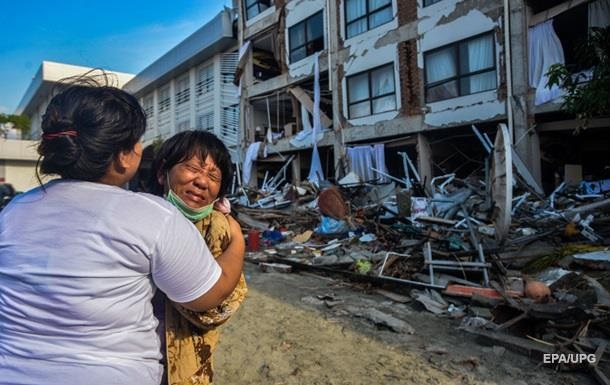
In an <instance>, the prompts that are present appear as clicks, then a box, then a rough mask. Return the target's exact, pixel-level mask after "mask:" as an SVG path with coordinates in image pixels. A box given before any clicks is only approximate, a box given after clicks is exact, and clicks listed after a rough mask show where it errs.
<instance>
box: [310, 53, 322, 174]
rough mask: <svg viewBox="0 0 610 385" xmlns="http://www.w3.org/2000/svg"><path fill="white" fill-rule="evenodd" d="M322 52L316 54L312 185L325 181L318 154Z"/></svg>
mask: <svg viewBox="0 0 610 385" xmlns="http://www.w3.org/2000/svg"><path fill="white" fill-rule="evenodd" d="M319 61H320V52H316V53H315V54H314V64H313V68H314V83H313V84H314V85H313V131H312V133H311V143H312V144H313V151H312V153H311V166H310V167H309V175H308V176H307V180H309V181H310V182H312V183H315V184H319V183H320V182H321V181H323V180H324V171H323V170H322V162H321V161H320V154H319V153H318V144H317V137H318V132H321V131H322V123H321V121H320V64H319Z"/></svg>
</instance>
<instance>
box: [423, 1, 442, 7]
mask: <svg viewBox="0 0 610 385" xmlns="http://www.w3.org/2000/svg"><path fill="white" fill-rule="evenodd" d="M439 1H441V0H424V7H427V6H429V5H432V4H436V3H438V2H439Z"/></svg>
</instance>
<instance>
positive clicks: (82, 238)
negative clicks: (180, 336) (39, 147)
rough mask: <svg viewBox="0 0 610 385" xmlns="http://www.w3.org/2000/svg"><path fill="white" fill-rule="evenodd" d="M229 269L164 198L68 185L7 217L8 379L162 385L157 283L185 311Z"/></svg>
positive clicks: (3, 363)
mask: <svg viewBox="0 0 610 385" xmlns="http://www.w3.org/2000/svg"><path fill="white" fill-rule="evenodd" d="M220 274H221V270H220V267H219V266H218V264H217V263H216V261H215V260H214V258H213V257H212V255H211V254H210V252H209V250H208V248H207V246H206V245H205V243H204V242H203V240H202V237H201V236H200V235H199V233H198V232H197V230H196V228H195V227H194V226H193V225H192V224H191V223H189V222H188V221H187V220H186V219H185V218H184V217H183V216H182V215H181V214H180V213H179V212H178V211H177V210H176V209H175V208H174V207H173V206H171V205H170V204H169V203H167V202H165V201H164V200H162V199H160V198H158V197H155V196H152V195H148V194H140V193H134V192H130V191H127V190H124V189H121V188H118V187H113V186H108V185H104V184H100V183H91V182H82V181H71V180H59V181H53V182H50V183H48V184H47V185H46V187H45V189H44V190H43V189H42V188H37V189H33V190H30V191H28V192H27V193H24V194H22V195H20V196H18V197H16V198H14V199H13V201H12V202H11V203H10V204H9V205H8V206H7V207H6V208H5V209H3V210H2V211H0V382H1V383H2V384H64V385H69V384H85V383H86V384H105V385H108V384H126V385H127V384H129V385H133V384H142V385H148V384H158V383H159V382H160V379H161V375H162V366H161V365H160V364H159V359H160V358H161V355H160V350H159V338H158V336H157V334H156V333H155V328H156V326H157V320H156V318H155V317H154V316H153V309H152V305H151V298H152V296H153V294H154V291H155V286H156V287H158V288H159V289H161V290H162V291H163V292H165V293H166V294H167V295H168V297H169V298H170V299H172V300H173V301H176V302H188V301H192V300H194V299H196V298H198V297H199V296H201V295H202V294H204V293H205V292H207V291H208V290H209V289H210V288H211V287H212V286H213V285H214V284H215V283H216V281H217V280H218V278H219V277H220Z"/></svg>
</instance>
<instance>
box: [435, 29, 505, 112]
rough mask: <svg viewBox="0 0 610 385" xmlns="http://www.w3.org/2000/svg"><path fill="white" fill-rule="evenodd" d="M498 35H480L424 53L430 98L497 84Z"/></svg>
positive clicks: (452, 95)
mask: <svg viewBox="0 0 610 385" xmlns="http://www.w3.org/2000/svg"><path fill="white" fill-rule="evenodd" d="M494 51H495V49H494V39H493V35H492V34H491V33H487V34H485V35H481V36H476V37H473V38H470V39H467V40H463V41H460V42H457V43H453V44H451V45H448V46H445V47H442V48H438V49H435V50H433V51H430V52H426V53H425V54H424V66H425V68H426V72H425V75H426V101H427V102H434V101H437V100H443V99H449V98H454V97H456V96H462V95H470V94H474V93H477V92H482V91H487V90H493V89H495V88H496V65H495V62H496V61H495V52H494Z"/></svg>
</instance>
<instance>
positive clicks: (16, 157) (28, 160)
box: [0, 138, 38, 191]
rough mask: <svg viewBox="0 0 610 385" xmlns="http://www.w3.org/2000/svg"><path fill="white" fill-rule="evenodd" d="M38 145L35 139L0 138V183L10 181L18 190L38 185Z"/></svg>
mask: <svg viewBox="0 0 610 385" xmlns="http://www.w3.org/2000/svg"><path fill="white" fill-rule="evenodd" d="M37 145H38V143H37V142H36V141H33V140H13V139H4V138H0V183H5V182H6V183H10V184H12V185H13V187H14V188H15V190H17V191H26V190H29V189H30V188H32V187H35V186H37V185H38V179H37V178H36V162H37V160H38V153H37V152H36V147H37Z"/></svg>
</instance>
